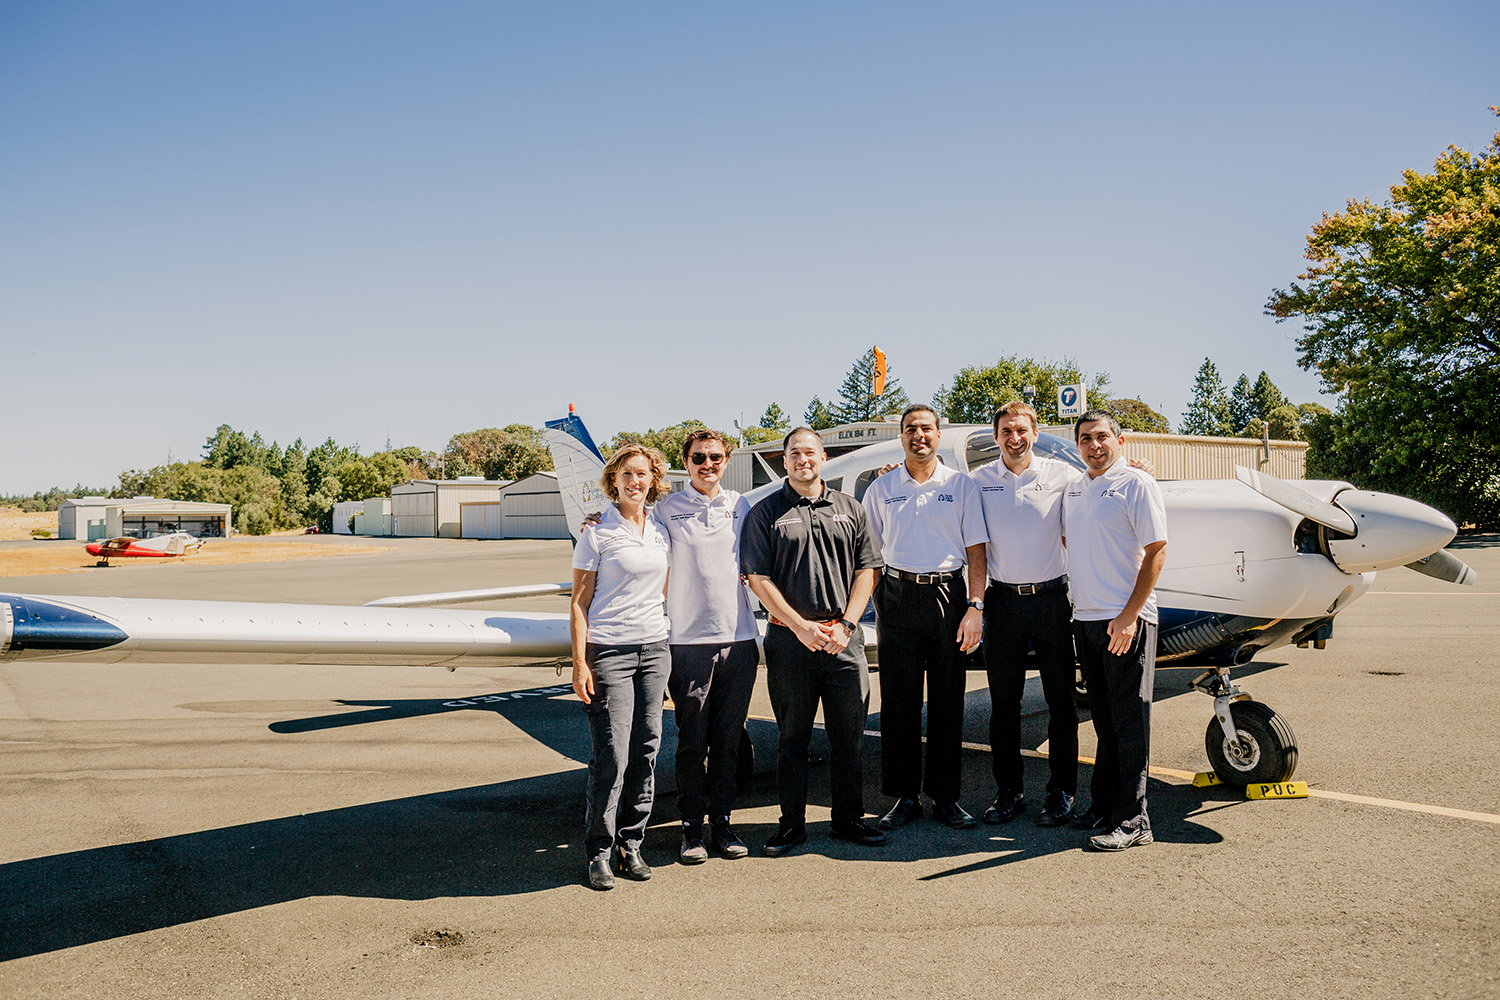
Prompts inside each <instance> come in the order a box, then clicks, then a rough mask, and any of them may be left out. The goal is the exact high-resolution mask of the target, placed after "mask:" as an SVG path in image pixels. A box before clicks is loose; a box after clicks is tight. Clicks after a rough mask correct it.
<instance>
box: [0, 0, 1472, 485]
mask: <svg viewBox="0 0 1500 1000" xmlns="http://www.w3.org/2000/svg"><path fill="white" fill-rule="evenodd" d="M1497 37H1500V5H1496V4H1493V3H1480V2H1474V3H1442V2H1437V3H1430V4H1425V5H1415V4H1399V5H1398V4H1386V3H1357V4H1356V3H1350V4H1305V3H1304V4H1290V3H1259V4H1254V5H1250V4H1243V5H1229V4H1207V3H1161V4H1119V3H1099V4H1091V3H1073V4H1052V5H1040V4H1030V5H1008V4H998V3H984V4H978V3H974V4H970V3H939V4H922V5H918V4H890V3H860V4H835V3H812V4H788V3H767V4H739V5H729V4H706V3H696V4H687V3H682V4H665V3H640V4H617V3H598V4H567V3H519V2H517V3H472V4H470V3H452V2H449V3H445V2H434V3H430V4H420V5H419V4H412V3H378V2H362V3H306V2H300V3H284V4H283V3H271V2H258V3H255V4H203V3H188V2H182V3H151V2H136V3H130V4H119V3H87V2H75V3H67V4H57V3H45V2H27V0H11V2H9V3H6V4H4V5H0V372H3V376H0V385H3V386H4V389H3V398H4V400H5V403H6V406H5V412H6V413H7V414H8V416H9V417H10V432H9V433H7V434H5V435H3V443H0V494H6V493H29V492H32V491H34V490H40V489H45V488H47V487H49V486H52V485H63V486H71V485H72V484H73V483H75V482H78V481H82V482H83V483H85V484H92V485H112V484H113V483H114V482H115V480H116V478H117V476H118V474H119V472H120V471H121V470H123V469H126V468H145V467H149V466H152V465H156V464H160V463H162V462H164V461H166V460H167V458H168V456H169V455H170V456H171V457H172V458H174V459H177V460H183V459H189V458H195V457H198V456H199V454H200V452H201V448H202V444H203V441H204V439H205V438H206V437H208V436H209V434H210V433H211V432H212V431H213V429H214V428H215V427H216V426H217V425H219V424H221V423H228V424H231V425H233V426H235V427H236V428H239V429H242V430H246V431H251V430H259V431H260V432H261V433H262V434H263V435H264V436H265V437H266V438H267V440H270V439H277V440H279V441H281V442H282V443H283V444H285V443H287V442H288V441H290V440H291V439H292V438H295V437H298V436H301V437H303V438H304V439H305V440H306V441H307V442H308V443H309V444H312V443H316V442H317V441H321V440H322V439H323V438H325V437H328V436H332V437H334V438H336V439H337V440H339V441H340V442H341V443H346V444H348V443H353V442H358V443H359V444H360V445H361V447H362V449H363V450H364V451H365V452H366V453H369V452H371V451H374V450H378V449H380V448H382V447H384V445H385V442H386V440H387V437H389V440H390V441H391V443H392V444H394V445H398V446H399V445H404V444H415V445H419V446H421V447H423V448H430V449H441V447H442V446H443V445H444V444H445V443H446V441H447V438H448V437H449V436H450V435H452V434H454V433H457V432H460V431H465V430H471V429H474V428H476V427H484V426H503V425H505V424H507V423H512V422H523V423H531V424H540V423H541V422H542V421H543V420H545V419H547V418H549V417H553V416H557V415H560V414H561V413H562V412H565V410H566V408H567V405H568V403H570V402H571V403H576V404H577V406H578V408H579V411H580V412H581V413H582V415H583V416H584V418H585V420H586V421H587V422H588V423H589V424H590V426H591V428H592V429H593V430H594V431H595V433H596V436H598V437H600V438H606V437H608V436H610V435H611V434H613V433H614V432H615V431H617V430H621V429H644V428H646V427H648V426H649V427H658V426H662V425H665V424H670V423H675V422H677V421H680V420H683V419H687V418H698V419H701V420H704V421H707V422H708V423H709V424H712V425H715V426H721V427H728V426H729V425H730V424H731V422H732V421H733V420H734V419H736V418H738V417H739V416H740V415H741V413H743V414H744V415H745V417H746V419H747V420H749V421H754V420H755V419H756V418H757V417H758V416H759V414H760V412H761V411H762V410H763V409H764V407H765V406H766V404H767V403H769V402H772V401H775V402H778V403H780V404H781V406H782V407H783V408H784V409H785V410H787V411H788V412H789V413H792V414H793V415H795V416H800V414H801V412H802V409H803V407H804V406H805V405H806V404H807V402H808V400H809V399H810V398H811V397H812V396H813V395H814V394H819V395H821V396H823V397H824V398H825V399H826V398H828V397H829V396H830V395H832V394H833V392H834V390H835V389H836V387H837V385H838V384H839V382H840V381H841V379H842V377H843V374H844V372H845V371H846V370H847V368H848V367H849V365H850V364H851V363H852V362H853V360H854V359H855V358H856V357H857V356H858V355H859V354H860V353H861V352H862V351H864V350H866V349H868V348H869V347H870V345H872V344H879V345H880V346H881V348H882V349H883V350H885V352H886V354H887V357H888V358H889V360H890V364H891V367H892V370H893V372H894V373H895V374H896V375H898V376H899V377H900V378H901V382H902V384H903V386H905V388H906V389H907V391H908V393H909V394H911V395H912V396H913V397H914V398H921V397H927V396H930V395H931V393H932V392H933V390H935V389H936V388H937V387H938V386H939V385H940V384H941V383H944V382H946V381H948V380H950V379H951V377H952V375H953V373H954V372H955V371H957V370H958V369H959V368H961V367H963V366H964V365H983V364H988V363H992V362H993V361H994V360H995V359H996V358H998V357H1000V356H1002V355H1007V354H1012V353H1019V354H1022V355H1033V356H1038V357H1043V358H1052V359H1059V358H1061V357H1063V356H1065V355H1066V356H1072V357H1076V358H1077V359H1079V360H1080V362H1081V363H1082V365H1083V367H1084V369H1085V370H1086V371H1088V372H1096V371H1107V372H1109V373H1110V375H1111V378H1112V389H1113V390H1114V391H1116V392H1117V393H1120V394H1123V395H1129V396H1137V395H1139V396H1140V397H1141V398H1143V399H1144V400H1145V401H1146V402H1147V403H1149V404H1151V405H1152V406H1153V407H1155V408H1157V409H1158V410H1161V411H1162V412H1164V413H1165V414H1166V415H1167V416H1168V417H1169V418H1170V419H1171V420H1172V421H1173V423H1174V425H1175V424H1176V423H1177V421H1179V420H1180V418H1181V413H1182V410H1183V409H1184V407H1185V406H1186V405H1187V403H1188V400H1189V397H1190V395H1191V386H1192V381H1193V376H1194V374H1195V372H1196V370H1197V368H1198V366H1199V364H1201V362H1202V360H1203V358H1204V357H1205V356H1209V357H1212V358H1213V359H1214V361H1215V362H1216V363H1217V364H1218V366H1219V367H1220V370H1221V371H1222V372H1223V373H1224V374H1225V377H1226V380H1227V381H1231V382H1232V381H1233V379H1234V378H1235V377H1237V376H1238V375H1239V374H1240V373H1241V372H1247V373H1248V374H1249V375H1250V376H1251V378H1252V379H1253V378H1254V377H1255V375H1256V373H1258V372H1259V371H1261V370H1262V369H1264V370H1266V371H1267V372H1269V373H1270V375H1271V377H1272V378H1273V379H1274V380H1275V381H1276V382H1277V383H1278V384H1279V385H1280V386H1281V387H1282V388H1283V389H1284V390H1285V391H1286V392H1287V393H1288V394H1289V395H1291V396H1292V397H1293V399H1294V400H1296V401H1299V402H1300V401H1304V400H1311V399H1317V398H1319V396H1318V384H1317V380H1316V378H1315V377H1314V376H1313V375H1311V374H1309V373H1306V372H1302V371H1301V370H1299V369H1298V368H1297V365H1296V351H1295V346H1294V341H1295V337H1296V335H1297V330H1296V329H1295V328H1293V327H1290V326H1287V325H1280V326H1278V325H1277V324H1276V323H1274V322H1273V321H1272V320H1271V319H1269V318H1267V317H1265V316H1263V315H1262V312H1261V307H1262V305H1263V303H1264V302H1265V299H1266V296H1267V294H1268V293H1269V292H1270V290H1271V289H1272V288H1274V287H1278V286H1284V285H1285V284H1287V283H1288V282H1289V281H1291V280H1292V279H1293V278H1294V277H1295V275H1296V274H1297V273H1298V271H1299V270H1300V266H1301V264H1302V258H1301V253H1302V248H1303V246H1304V239H1305V237H1306V235H1307V232H1308V230H1309V228H1310V227H1311V225H1312V224H1313V223H1314V222H1315V221H1316V220H1317V219H1318V218H1319V216H1320V215H1321V214H1322V213H1323V212H1325V211H1330V212H1331V211H1336V210H1338V209H1340V208H1341V207H1342V206H1343V205H1344V203H1345V201H1346V199H1348V198H1350V197H1371V198H1374V199H1376V200H1384V198H1385V197H1386V195H1387V192H1388V189H1389V187H1390V185H1391V184H1393V183H1396V182H1397V181H1399V179H1400V172H1401V170H1402V169H1404V168H1420V169H1426V168H1430V167H1431V165H1432V162H1433V160H1434V159H1435V158H1436V156H1437V155H1438V154H1439V153H1440V152H1441V151H1442V150H1443V149H1444V148H1445V147H1446V146H1447V145H1448V144H1449V143H1455V144H1458V145H1460V146H1464V147H1466V148H1469V149H1477V148H1480V147H1482V146H1484V145H1485V144H1486V143H1487V142H1488V141H1489V138H1490V136H1491V135H1492V134H1493V133H1494V131H1495V127H1496V120H1495V119H1494V118H1493V117H1492V116H1491V114H1490V113H1489V112H1488V111H1487V110H1486V106H1487V105H1490V104H1500V59H1496V58H1495V54H1494V40H1495V38H1497ZM1325 402H1330V401H1328V400H1325Z"/></svg>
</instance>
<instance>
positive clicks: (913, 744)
mask: <svg viewBox="0 0 1500 1000" xmlns="http://www.w3.org/2000/svg"><path fill="white" fill-rule="evenodd" d="M967 610H968V588H967V587H966V586H965V584H964V581H963V579H962V577H960V576H958V575H950V576H947V577H944V578H943V579H941V580H939V581H938V582H937V583H913V582H911V581H908V580H901V579H898V578H895V577H891V576H887V575H884V574H882V575H881V577H880V582H879V584H878V585H877V586H876V588H875V616H876V617H875V627H876V629H877V630H878V632H879V634H880V790H881V791H882V792H884V793H885V794H886V795H889V796H892V797H893V798H898V799H914V798H916V797H917V793H918V792H920V791H923V790H925V791H926V792H927V794H928V796H929V797H931V798H932V800H933V801H934V802H944V803H947V802H957V801H958V790H959V767H960V763H961V754H962V746H961V743H962V740H963V725H964V680H965V678H964V659H963V657H962V655H960V652H959V648H958V623H959V622H960V621H962V620H963V617H964V612H965V611H967ZM924 679H925V680H926V682H927V767H926V782H925V784H924V782H923V767H922V682H923V680H924Z"/></svg>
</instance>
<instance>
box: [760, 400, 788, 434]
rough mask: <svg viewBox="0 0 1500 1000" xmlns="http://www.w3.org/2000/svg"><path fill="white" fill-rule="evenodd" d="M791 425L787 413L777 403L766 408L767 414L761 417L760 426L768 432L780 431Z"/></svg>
mask: <svg viewBox="0 0 1500 1000" xmlns="http://www.w3.org/2000/svg"><path fill="white" fill-rule="evenodd" d="M790 423H791V421H789V420H788V419H787V415H786V413H785V412H784V411H783V410H782V409H781V406H780V405H779V404H777V403H772V404H771V405H770V406H768V407H766V412H765V413H762V414H761V415H760V426H762V427H764V428H765V429H766V430H768V431H779V430H781V429H782V428H784V427H786V426H788V425H789V424H790Z"/></svg>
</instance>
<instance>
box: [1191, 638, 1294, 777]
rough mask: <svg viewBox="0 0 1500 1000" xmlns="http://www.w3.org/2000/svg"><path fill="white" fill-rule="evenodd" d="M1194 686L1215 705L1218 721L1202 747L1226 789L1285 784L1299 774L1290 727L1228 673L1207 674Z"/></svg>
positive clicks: (1225, 670) (1220, 669)
mask: <svg viewBox="0 0 1500 1000" xmlns="http://www.w3.org/2000/svg"><path fill="white" fill-rule="evenodd" d="M1190 686H1191V687H1192V688H1193V689H1194V690H1196V691H1202V692H1203V693H1204V694H1206V695H1208V696H1209V697H1211V698H1213V700H1214V719H1213V721H1211V722H1210V723H1209V724H1208V731H1207V732H1206V733H1204V741H1203V742H1204V749H1205V750H1206V751H1208V762H1209V766H1210V767H1212V768H1213V770H1214V773H1215V774H1217V775H1218V776H1219V777H1220V778H1221V779H1222V780H1223V781H1224V782H1225V783H1226V784H1230V785H1239V786H1241V787H1243V786H1245V785H1256V784H1264V783H1275V782H1281V781H1286V780H1287V779H1288V778H1290V777H1291V776H1292V772H1294V771H1296V770H1297V737H1296V736H1294V735H1293V734H1292V727H1291V726H1289V725H1287V723H1286V720H1285V719H1283V718H1282V717H1281V716H1279V715H1277V714H1276V713H1275V712H1274V711H1272V710H1271V709H1270V708H1269V707H1267V706H1266V705H1263V704H1261V703H1260V702H1258V701H1251V700H1250V696H1249V695H1248V694H1245V693H1244V692H1243V691H1241V690H1240V689H1239V688H1237V687H1235V686H1234V685H1233V683H1232V682H1231V681H1230V679H1229V668H1228V667H1214V668H1212V669H1209V670H1205V671H1204V672H1203V673H1201V674H1199V675H1198V676H1197V677H1196V678H1194V679H1193V682H1192V684H1191V685H1190Z"/></svg>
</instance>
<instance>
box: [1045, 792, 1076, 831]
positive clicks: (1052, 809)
mask: <svg viewBox="0 0 1500 1000" xmlns="http://www.w3.org/2000/svg"><path fill="white" fill-rule="evenodd" d="M1072 815H1073V796H1071V795H1069V794H1068V793H1067V792H1065V791H1063V790H1062V789H1061V788H1054V789H1052V791H1050V792H1048V793H1047V802H1046V804H1045V805H1043V806H1042V814H1041V815H1040V816H1038V817H1037V818H1036V825H1037V826H1062V825H1063V824H1064V823H1066V822H1067V821H1068V820H1069V818H1071V817H1072Z"/></svg>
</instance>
